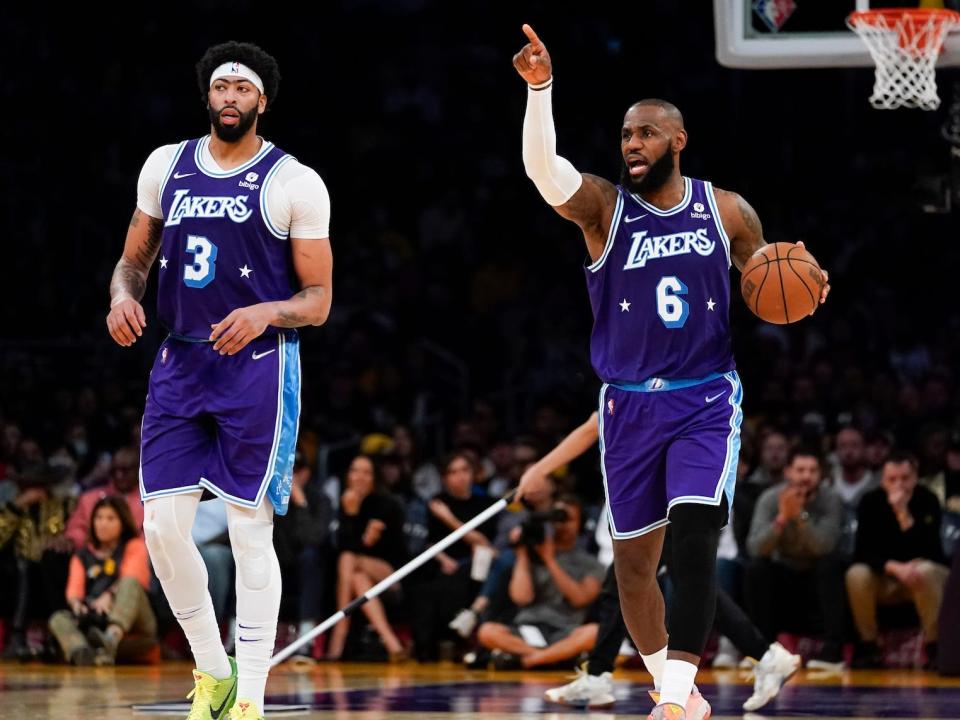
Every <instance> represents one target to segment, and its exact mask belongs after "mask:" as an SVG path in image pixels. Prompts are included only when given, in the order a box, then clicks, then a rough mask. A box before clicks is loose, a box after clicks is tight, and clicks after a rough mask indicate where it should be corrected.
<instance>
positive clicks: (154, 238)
mask: <svg viewBox="0 0 960 720" xmlns="http://www.w3.org/2000/svg"><path fill="white" fill-rule="evenodd" d="M162 232H163V220H161V219H159V218H155V217H151V216H150V215H147V214H146V213H145V212H143V211H142V210H140V209H139V208H137V209H135V210H134V211H133V217H132V218H130V225H129V227H128V228H127V239H126V241H125V242H124V245H123V255H122V256H121V257H120V262H118V263H117V266H116V268H114V271H113V278H112V279H111V280H110V313H109V314H108V315H107V329H108V330H109V331H110V336H111V337H112V338H113V339H114V340H116V342H117V344H118V345H123V346H124V347H129V346H131V345H133V343H135V342H136V341H137V338H138V337H140V335H141V334H142V333H143V328H145V327H146V326H147V319H146V316H145V315H144V313H143V307H142V306H141V305H140V299H141V298H142V297H143V293H144V291H145V290H146V287H147V275H148V274H149V272H150V266H151V265H153V261H154V260H156V259H157V253H158V252H159V251H160V236H161V234H162Z"/></svg>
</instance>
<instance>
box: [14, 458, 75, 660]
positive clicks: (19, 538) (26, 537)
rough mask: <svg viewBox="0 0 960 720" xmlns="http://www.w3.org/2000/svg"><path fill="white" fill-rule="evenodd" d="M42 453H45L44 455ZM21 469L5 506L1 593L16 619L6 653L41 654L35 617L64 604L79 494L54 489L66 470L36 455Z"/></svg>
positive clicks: (45, 615) (20, 655) (16, 656)
mask: <svg viewBox="0 0 960 720" xmlns="http://www.w3.org/2000/svg"><path fill="white" fill-rule="evenodd" d="M41 457H42V456H41ZM21 468H22V469H20V470H19V471H18V472H17V473H16V482H17V493H16V496H15V497H14V498H13V500H11V501H10V502H8V503H7V504H6V505H4V506H3V507H0V581H2V583H3V584H2V587H3V589H4V591H3V592H2V593H0V600H2V606H3V608H2V612H3V614H4V615H6V616H7V617H9V618H10V620H9V625H8V627H9V628H10V634H9V640H8V641H7V645H6V647H5V648H4V653H3V654H4V657H8V658H21V659H23V658H26V657H28V656H30V655H34V654H37V653H36V651H35V650H34V649H33V648H31V647H29V646H28V644H27V642H26V630H27V625H28V623H29V621H30V620H36V619H41V618H42V619H44V620H46V619H47V618H49V617H50V615H51V614H52V613H53V612H55V611H56V610H59V609H61V608H64V607H65V606H66V605H65V603H64V600H63V585H64V583H65V581H66V577H67V568H68V566H69V562H70V546H69V541H68V540H67V539H66V536H65V535H64V529H65V528H66V525H67V518H68V517H69V515H70V511H71V509H72V507H73V503H74V501H73V499H72V498H69V497H60V496H57V495H55V494H54V493H53V491H52V488H53V487H54V486H55V485H56V484H57V483H58V482H59V481H60V480H61V479H62V473H61V472H60V471H58V470H57V469H56V468H53V467H51V466H50V465H48V464H47V463H45V462H43V460H42V459H41V460H40V461H36V460H34V459H31V460H30V461H29V463H28V464H27V465H21Z"/></svg>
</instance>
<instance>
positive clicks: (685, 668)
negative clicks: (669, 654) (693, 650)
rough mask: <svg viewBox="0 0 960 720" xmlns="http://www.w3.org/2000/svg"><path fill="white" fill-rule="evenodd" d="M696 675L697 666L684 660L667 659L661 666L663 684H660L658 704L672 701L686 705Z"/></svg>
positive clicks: (682, 705)
mask: <svg viewBox="0 0 960 720" xmlns="http://www.w3.org/2000/svg"><path fill="white" fill-rule="evenodd" d="M696 677H697V666H696V665H694V664H693V663H688V662H687V661H685V660H667V661H666V663H664V666H663V684H662V685H661V686H660V704H663V703H673V704H674V705H679V706H680V707H686V705H687V700H689V699H690V692H691V691H692V690H693V681H694V679H696Z"/></svg>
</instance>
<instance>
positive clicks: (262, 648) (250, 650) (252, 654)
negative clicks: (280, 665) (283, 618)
mask: <svg viewBox="0 0 960 720" xmlns="http://www.w3.org/2000/svg"><path fill="white" fill-rule="evenodd" d="M276 639H277V621H276V620H274V621H273V622H253V621H252V620H245V619H244V618H242V617H240V616H239V615H238V616H237V699H238V700H249V701H251V702H253V703H256V705H257V708H258V709H259V710H260V714H261V715H263V695H264V692H265V690H266V687H267V675H268V674H269V673H270V658H271V657H272V656H273V644H274V642H275V641H276Z"/></svg>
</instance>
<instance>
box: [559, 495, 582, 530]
mask: <svg viewBox="0 0 960 720" xmlns="http://www.w3.org/2000/svg"><path fill="white" fill-rule="evenodd" d="M553 504H554V505H573V506H574V507H575V508H577V512H578V513H580V522H579V523H577V528H578V530H583V524H584V522H585V521H586V518H585V517H584V516H583V501H582V500H581V499H580V498H579V497H578V496H577V495H574V494H573V493H571V492H562V493H560V494H559V495H557V497H555V498H554V500H553Z"/></svg>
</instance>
